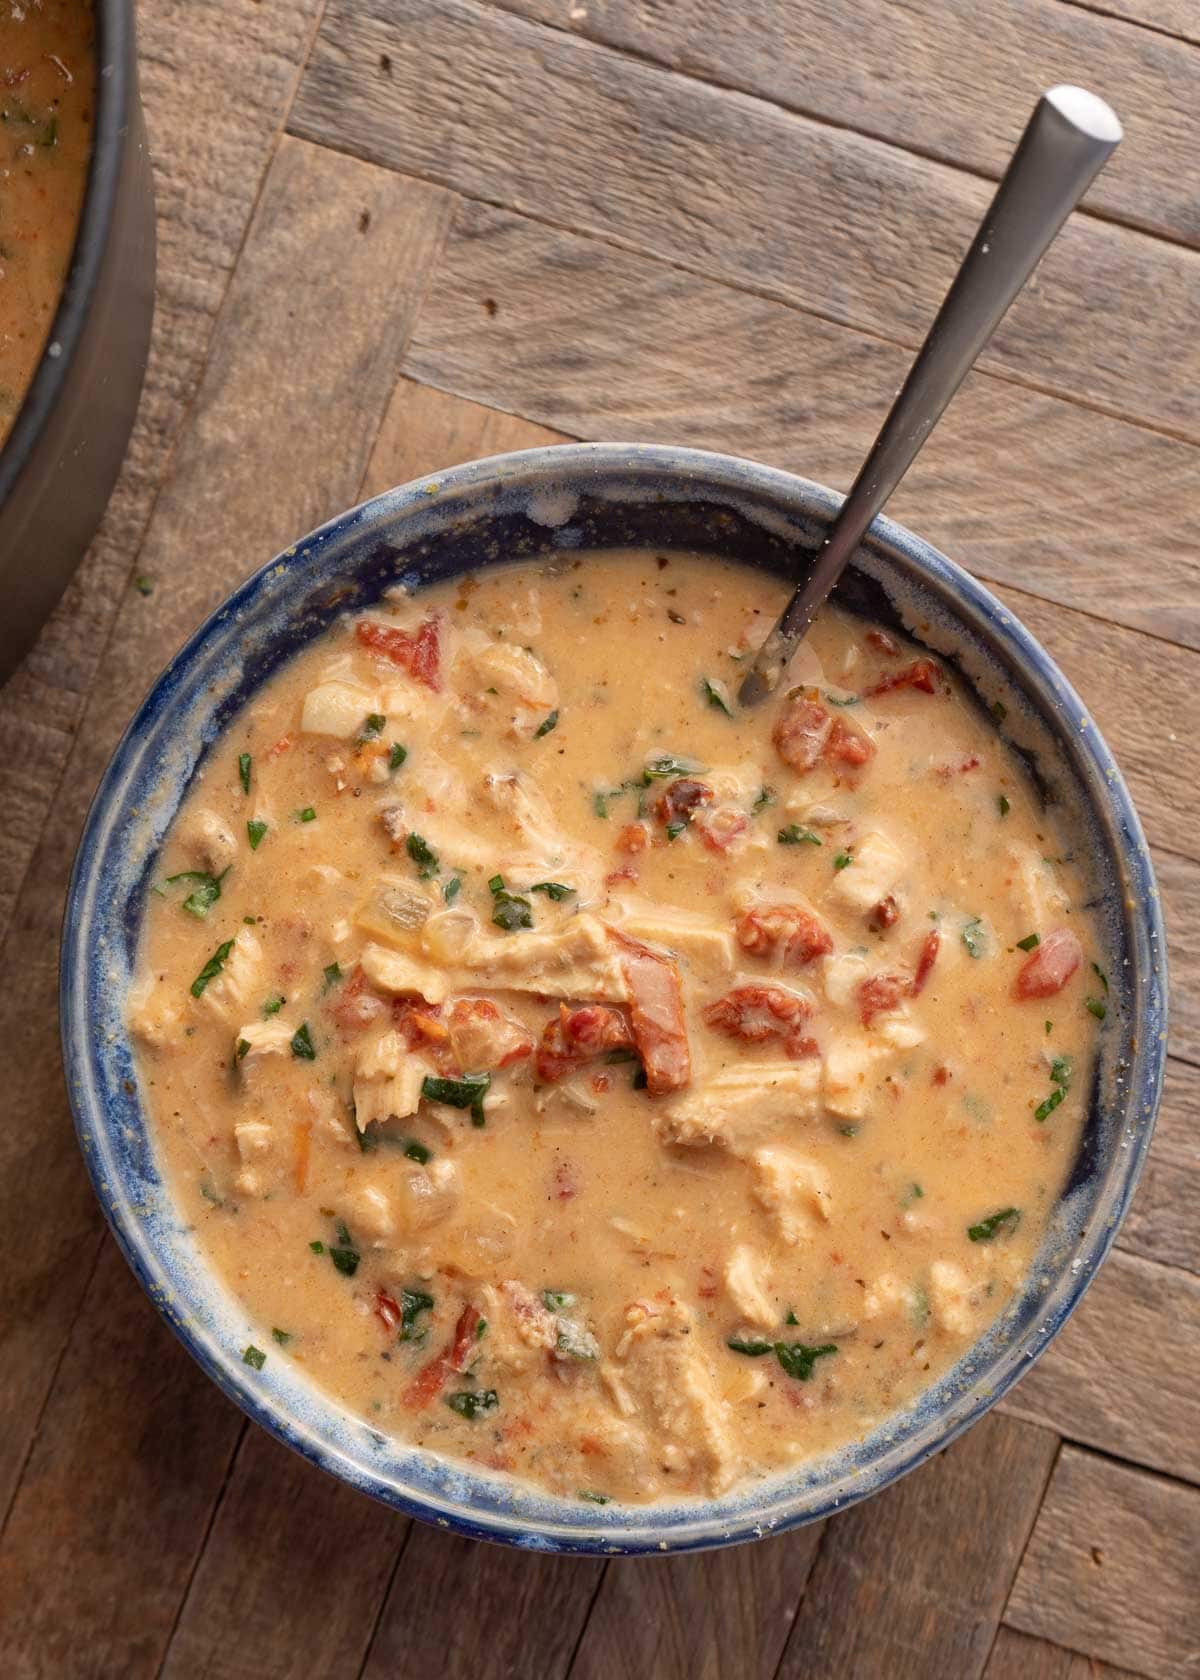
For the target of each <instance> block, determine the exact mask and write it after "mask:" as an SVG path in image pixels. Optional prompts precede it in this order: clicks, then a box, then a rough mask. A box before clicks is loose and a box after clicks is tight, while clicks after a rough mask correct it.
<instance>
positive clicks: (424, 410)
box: [360, 379, 570, 497]
mask: <svg viewBox="0 0 1200 1680" xmlns="http://www.w3.org/2000/svg"><path fill="white" fill-rule="evenodd" d="M568 442H570V439H569V438H567V437H565V436H564V435H563V433H562V432H552V431H550V430H549V429H548V427H546V426H535V425H534V424H533V423H532V422H531V421H529V420H522V419H520V418H519V417H518V416H517V415H515V414H503V413H501V412H500V410H498V409H494V408H484V407H483V406H482V405H481V404H480V403H471V402H464V401H463V400H462V398H461V397H453V396H449V395H448V394H447V393H446V392H444V391H435V390H433V389H432V388H431V387H429V386H428V385H417V384H416V383H414V381H413V380H411V379H400V380H398V381H397V383H396V389H395V390H394V391H393V393H392V399H391V401H390V402H389V404H388V408H387V413H386V414H385V415H384V418H383V425H382V426H381V427H380V428H379V436H378V438H377V439H376V440H375V448H374V449H373V450H372V452H371V459H370V462H369V463H368V466H367V471H366V476H365V477H364V479H363V482H362V486H361V491H360V494H361V495H363V496H364V497H365V496H377V495H379V494H380V492H381V491H383V490H390V489H391V488H392V487H393V486H394V485H397V484H407V482H408V480H409V479H410V478H421V477H422V476H423V475H424V474H426V473H433V472H440V471H442V470H444V469H445V468H446V467H457V466H459V465H461V464H462V463H463V462H464V461H475V460H478V459H479V458H481V457H482V456H484V455H504V454H506V453H507V452H508V451H509V450H512V449H537V448H538V447H540V446H542V445H545V444H549V443H568Z"/></svg>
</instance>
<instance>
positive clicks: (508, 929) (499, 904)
mask: <svg viewBox="0 0 1200 1680" xmlns="http://www.w3.org/2000/svg"><path fill="white" fill-rule="evenodd" d="M547 884H549V883H547ZM488 891H489V892H490V893H491V895H492V922H493V925H494V926H496V927H498V928H503V930H504V932H505V933H516V932H517V931H518V930H519V929H521V928H531V927H532V926H533V905H532V904H530V902H529V900H528V899H527V898H520V897H518V895H517V894H516V893H510V892H509V890H508V888H507V887H506V886H505V885H504V877H503V875H493V876H492V878H491V880H490V881H489V882H488Z"/></svg>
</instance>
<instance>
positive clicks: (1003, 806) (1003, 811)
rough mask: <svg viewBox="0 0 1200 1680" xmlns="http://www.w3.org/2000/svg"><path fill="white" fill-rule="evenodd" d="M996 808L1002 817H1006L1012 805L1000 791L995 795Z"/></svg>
mask: <svg viewBox="0 0 1200 1680" xmlns="http://www.w3.org/2000/svg"><path fill="white" fill-rule="evenodd" d="M996 809H997V810H998V811H999V813H1000V815H1001V816H1002V817H1006V816H1007V815H1008V813H1009V812H1010V811H1011V810H1012V806H1011V805H1010V804H1009V802H1008V800H1007V799H1006V798H1005V797H1004V795H1003V794H1002V793H1001V794H998V795H997V797H996Z"/></svg>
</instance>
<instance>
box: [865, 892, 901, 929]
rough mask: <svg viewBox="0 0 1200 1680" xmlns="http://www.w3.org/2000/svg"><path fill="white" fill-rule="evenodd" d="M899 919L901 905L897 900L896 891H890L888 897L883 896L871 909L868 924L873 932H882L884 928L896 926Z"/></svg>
mask: <svg viewBox="0 0 1200 1680" xmlns="http://www.w3.org/2000/svg"><path fill="white" fill-rule="evenodd" d="M899 920H900V906H899V904H898V903H897V901H896V895H895V893H888V895H887V897H886V898H881V899H880V900H879V903H878V904H877V905H876V906H875V908H874V909H873V910H872V911H871V914H870V915H869V916H868V918H867V926H868V927H869V928H870V929H871V932H872V933H882V932H883V930H884V928H890V927H895V925H896V923H897V922H898V921H899Z"/></svg>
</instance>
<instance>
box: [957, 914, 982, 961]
mask: <svg viewBox="0 0 1200 1680" xmlns="http://www.w3.org/2000/svg"><path fill="white" fill-rule="evenodd" d="M962 942H963V944H964V945H965V946H966V947H967V950H968V951H969V953H970V954H971V956H973V957H976V958H978V957H981V956H982V955H983V953H984V950H985V948H986V945H987V939H986V936H985V934H984V931H983V918H982V917H981V916H972V917H971V920H970V921H969V922H967V923H965V924H964V926H963V930H962Z"/></svg>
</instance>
